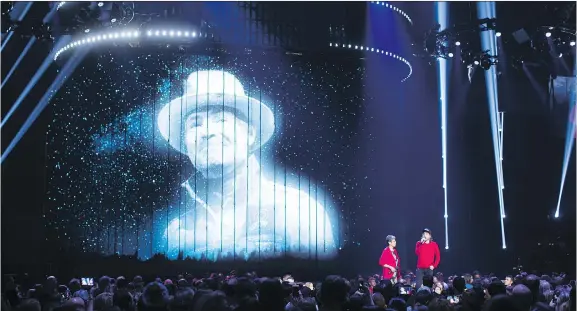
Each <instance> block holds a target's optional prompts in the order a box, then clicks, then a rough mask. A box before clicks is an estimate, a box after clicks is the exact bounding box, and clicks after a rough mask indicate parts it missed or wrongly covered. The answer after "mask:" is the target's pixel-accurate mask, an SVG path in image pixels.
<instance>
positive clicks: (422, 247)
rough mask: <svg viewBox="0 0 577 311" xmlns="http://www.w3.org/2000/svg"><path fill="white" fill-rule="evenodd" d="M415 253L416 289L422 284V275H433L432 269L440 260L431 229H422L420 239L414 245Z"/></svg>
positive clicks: (439, 253)
mask: <svg viewBox="0 0 577 311" xmlns="http://www.w3.org/2000/svg"><path fill="white" fill-rule="evenodd" d="M415 254H417V289H418V288H420V287H421V285H422V284H423V276H424V275H431V276H432V275H433V270H435V269H436V268H437V266H438V265H439V262H440V261H441V252H440V251H439V245H437V243H436V242H434V241H433V239H432V236H431V230H429V229H427V228H425V229H423V235H422V236H421V240H420V241H418V242H417V245H416V246H415Z"/></svg>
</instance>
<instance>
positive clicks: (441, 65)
mask: <svg viewBox="0 0 577 311" xmlns="http://www.w3.org/2000/svg"><path fill="white" fill-rule="evenodd" d="M435 11H436V20H437V23H438V24H439V25H441V28H442V29H446V28H447V24H448V23H449V16H448V11H449V3H448V2H435ZM448 66H449V64H448V62H447V60H446V59H444V58H439V59H438V60H437V79H438V81H439V97H440V98H439V110H440V114H441V159H442V162H443V164H442V165H443V196H444V213H443V218H444V220H445V249H449V208H448V198H447V101H448V96H447V94H448V91H449V80H448V79H447V72H448Z"/></svg>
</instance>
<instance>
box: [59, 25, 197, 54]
mask: <svg viewBox="0 0 577 311" xmlns="http://www.w3.org/2000/svg"><path fill="white" fill-rule="evenodd" d="M142 33H143V32H141V31H139V30H123V31H122V30H121V31H114V32H109V33H104V34H86V36H85V37H83V38H80V39H76V40H74V41H72V42H70V44H68V45H66V46H64V47H63V48H61V49H59V50H58V51H57V52H56V54H54V60H57V59H58V57H59V56H60V55H61V54H62V53H64V52H68V51H71V50H73V49H75V48H77V47H80V46H86V45H89V44H94V43H99V42H110V41H114V42H116V41H118V40H126V41H127V42H128V41H131V40H133V39H136V38H139V37H141V35H142ZM145 33H146V37H150V38H162V39H166V38H168V40H170V39H171V38H180V39H182V38H192V39H194V38H198V37H200V36H201V33H200V32H196V31H188V30H187V31H182V30H160V29H159V30H156V29H151V30H147V31H146V32H145ZM205 36H206V34H205Z"/></svg>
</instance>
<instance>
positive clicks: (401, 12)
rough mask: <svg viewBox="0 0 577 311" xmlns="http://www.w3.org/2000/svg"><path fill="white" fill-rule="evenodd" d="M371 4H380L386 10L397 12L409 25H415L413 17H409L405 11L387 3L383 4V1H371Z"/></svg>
mask: <svg viewBox="0 0 577 311" xmlns="http://www.w3.org/2000/svg"><path fill="white" fill-rule="evenodd" d="M371 3H374V4H378V5H381V6H384V7H385V8H388V9H391V10H393V11H395V12H397V13H398V14H400V15H401V16H402V17H404V18H405V19H406V20H407V21H408V22H409V23H411V25H412V24H413V20H412V19H411V17H410V16H409V14H407V13H405V12H404V11H403V10H401V9H399V8H398V7H396V6H394V5H392V4H390V3H387V2H382V1H371Z"/></svg>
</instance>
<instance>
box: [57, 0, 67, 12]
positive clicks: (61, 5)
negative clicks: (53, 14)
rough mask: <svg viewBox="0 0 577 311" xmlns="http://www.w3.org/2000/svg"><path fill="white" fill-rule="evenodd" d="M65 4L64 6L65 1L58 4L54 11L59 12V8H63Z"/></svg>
mask: <svg viewBox="0 0 577 311" xmlns="http://www.w3.org/2000/svg"><path fill="white" fill-rule="evenodd" d="M65 4H66V1H60V2H58V6H56V11H58V10H60V8H61V7H63V6H64V5H65Z"/></svg>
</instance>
